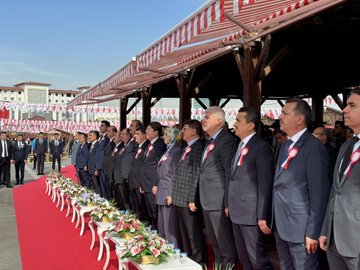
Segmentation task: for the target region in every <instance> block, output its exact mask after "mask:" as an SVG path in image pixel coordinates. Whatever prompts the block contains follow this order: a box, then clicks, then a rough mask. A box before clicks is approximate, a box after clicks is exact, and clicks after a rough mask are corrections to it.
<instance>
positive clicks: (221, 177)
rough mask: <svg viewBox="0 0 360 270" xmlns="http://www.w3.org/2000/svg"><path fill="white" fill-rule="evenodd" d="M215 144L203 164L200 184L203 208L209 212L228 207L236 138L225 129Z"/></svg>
mask: <svg viewBox="0 0 360 270" xmlns="http://www.w3.org/2000/svg"><path fill="white" fill-rule="evenodd" d="M213 144H214V149H213V150H212V151H211V152H210V153H209V155H208V158H207V159H205V161H204V162H202V164H201V169H200V182H199V191H200V202H201V206H202V208H203V209H205V210H209V211H211V210H223V209H224V208H225V207H227V203H228V197H227V196H228V190H229V181H230V174H231V161H232V160H233V157H234V154H235V151H236V142H235V139H234V137H233V136H232V135H230V134H229V133H228V132H227V131H226V130H224V129H223V130H221V131H220V133H219V134H218V136H217V137H216V139H215V140H214V141H213ZM204 151H206V147H205V148H204Z"/></svg>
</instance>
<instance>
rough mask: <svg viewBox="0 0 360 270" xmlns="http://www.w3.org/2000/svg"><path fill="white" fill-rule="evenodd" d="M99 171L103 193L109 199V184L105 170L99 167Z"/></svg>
mask: <svg viewBox="0 0 360 270" xmlns="http://www.w3.org/2000/svg"><path fill="white" fill-rule="evenodd" d="M98 171H99V184H100V189H101V194H102V196H103V197H104V198H105V199H107V200H109V199H110V193H109V186H108V182H107V180H106V176H105V172H104V170H103V169H99V170H98Z"/></svg>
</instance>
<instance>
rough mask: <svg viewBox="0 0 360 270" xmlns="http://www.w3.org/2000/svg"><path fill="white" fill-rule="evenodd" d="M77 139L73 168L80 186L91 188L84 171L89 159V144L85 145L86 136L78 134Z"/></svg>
mask: <svg viewBox="0 0 360 270" xmlns="http://www.w3.org/2000/svg"><path fill="white" fill-rule="evenodd" d="M77 138H78V140H79V142H78V143H79V147H78V149H77V150H76V157H75V164H74V165H75V167H76V170H77V172H78V175H79V180H80V184H81V185H82V186H84V187H87V188H90V187H91V182H90V181H91V180H90V175H89V173H88V172H87V171H85V170H84V168H86V166H87V164H88V158H89V150H90V147H89V144H88V143H87V138H88V136H87V134H85V133H80V132H78V135H77Z"/></svg>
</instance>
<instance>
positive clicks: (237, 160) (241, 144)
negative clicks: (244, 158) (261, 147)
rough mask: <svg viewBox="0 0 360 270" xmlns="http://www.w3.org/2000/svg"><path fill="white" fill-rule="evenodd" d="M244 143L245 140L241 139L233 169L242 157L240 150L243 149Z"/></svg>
mask: <svg viewBox="0 0 360 270" xmlns="http://www.w3.org/2000/svg"><path fill="white" fill-rule="evenodd" d="M243 145H244V142H243V141H241V142H240V143H239V145H238V148H237V150H236V154H235V159H234V163H233V170H235V169H236V164H237V163H238V162H239V158H240V151H241V148H242V147H243Z"/></svg>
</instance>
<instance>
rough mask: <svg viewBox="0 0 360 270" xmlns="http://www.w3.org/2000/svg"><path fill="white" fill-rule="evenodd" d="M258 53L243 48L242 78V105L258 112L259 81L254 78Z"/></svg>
mask: <svg viewBox="0 0 360 270" xmlns="http://www.w3.org/2000/svg"><path fill="white" fill-rule="evenodd" d="M258 57H259V51H258V50H256V49H255V48H252V47H250V46H246V47H244V68H243V70H244V77H243V104H244V106H251V107H254V108H256V109H257V110H258V111H260V107H261V81H257V80H256V78H255V72H254V71H255V66H256V65H257V62H258Z"/></svg>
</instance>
